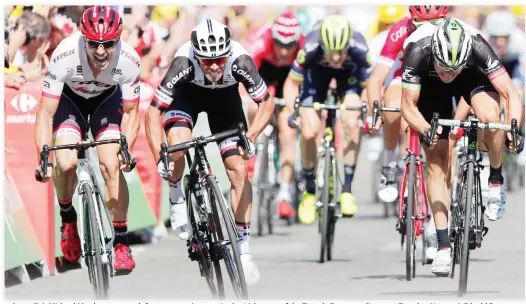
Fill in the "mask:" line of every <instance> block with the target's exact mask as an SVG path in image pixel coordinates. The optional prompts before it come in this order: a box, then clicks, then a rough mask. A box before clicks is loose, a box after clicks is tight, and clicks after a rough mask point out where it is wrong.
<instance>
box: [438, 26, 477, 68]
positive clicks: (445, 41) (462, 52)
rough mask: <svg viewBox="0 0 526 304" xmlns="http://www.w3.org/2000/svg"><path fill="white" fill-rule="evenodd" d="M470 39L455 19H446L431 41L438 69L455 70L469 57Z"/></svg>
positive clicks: (463, 64)
mask: <svg viewBox="0 0 526 304" xmlns="http://www.w3.org/2000/svg"><path fill="white" fill-rule="evenodd" d="M471 46H472V38H471V35H470V34H469V33H467V32H466V30H465V29H464V27H463V26H462V24H460V22H459V21H458V20H457V19H455V18H446V19H445V20H444V21H443V22H442V23H441V24H440V25H439V26H438V27H437V29H436V30H435V33H434V34H433V38H432V39H431V49H432V52H433V57H434V58H435V60H436V61H437V63H438V65H439V67H440V68H442V69H444V70H448V69H453V70H457V69H460V68H462V67H464V66H465V65H466V63H467V61H468V58H469V56H470V55H471Z"/></svg>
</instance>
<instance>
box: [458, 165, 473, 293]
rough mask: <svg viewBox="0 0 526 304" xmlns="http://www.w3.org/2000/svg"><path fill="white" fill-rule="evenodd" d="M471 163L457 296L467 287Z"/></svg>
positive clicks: (471, 196) (471, 194) (471, 184)
mask: <svg viewBox="0 0 526 304" xmlns="http://www.w3.org/2000/svg"><path fill="white" fill-rule="evenodd" d="M473 171H474V166H473V162H469V163H468V171H467V181H466V182H467V184H466V185H467V187H466V196H465V198H466V200H465V203H464V231H463V235H462V249H461V250H462V251H461V252H462V253H461V255H460V257H461V258H460V280H459V284H458V296H459V297H461V296H463V295H464V294H465V293H466V290H467V286H468V266H469V241H470V229H471V200H472V199H473Z"/></svg>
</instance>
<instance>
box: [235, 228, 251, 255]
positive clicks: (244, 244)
mask: <svg viewBox="0 0 526 304" xmlns="http://www.w3.org/2000/svg"><path fill="white" fill-rule="evenodd" d="M236 230H237V233H238V234H239V236H241V241H239V242H238V243H237V248H238V249H239V254H245V253H250V250H249V247H248V238H249V237H250V222H249V223H242V222H238V221H236Z"/></svg>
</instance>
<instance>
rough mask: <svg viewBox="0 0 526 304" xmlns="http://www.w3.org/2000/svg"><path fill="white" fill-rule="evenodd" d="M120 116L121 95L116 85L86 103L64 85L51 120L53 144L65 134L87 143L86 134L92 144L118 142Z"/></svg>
mask: <svg viewBox="0 0 526 304" xmlns="http://www.w3.org/2000/svg"><path fill="white" fill-rule="evenodd" d="M122 114H123V108H122V91H121V88H120V86H119V85H115V86H113V87H111V88H109V89H108V90H106V91H104V92H103V93H101V94H100V95H98V96H95V97H91V98H88V99H86V98H84V97H81V96H79V95H77V94H75V93H74V92H73V91H72V90H71V88H70V87H69V86H68V85H64V89H63V90H62V94H61V95H60V100H59V104H58V108H57V111H56V112H55V115H54V116H53V140H55V138H56V137H57V136H61V135H66V134H74V135H78V136H79V137H80V138H82V139H87V132H88V131H90V130H91V134H92V135H93V138H94V139H95V140H100V139H112V138H119V137H120V134H121V122H122ZM88 118H89V121H88Z"/></svg>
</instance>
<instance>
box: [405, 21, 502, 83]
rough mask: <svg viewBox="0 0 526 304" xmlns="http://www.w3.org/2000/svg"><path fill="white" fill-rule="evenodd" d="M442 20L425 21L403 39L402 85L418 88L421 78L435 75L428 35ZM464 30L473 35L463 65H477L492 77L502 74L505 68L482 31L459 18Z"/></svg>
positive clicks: (469, 66) (490, 78)
mask: <svg viewBox="0 0 526 304" xmlns="http://www.w3.org/2000/svg"><path fill="white" fill-rule="evenodd" d="M440 22H442V20H437V21H431V22H427V23H426V24H424V25H422V26H421V27H419V28H418V29H417V30H416V31H415V32H414V33H413V34H412V35H411V36H410V37H409V38H408V39H406V41H405V43H404V52H405V63H404V73H403V76H402V86H403V87H413V88H418V89H419V88H420V85H421V83H422V78H424V77H428V76H430V77H437V78H438V74H437V73H436V72H435V68H434V62H435V60H434V58H433V53H432V51H431V38H432V37H433V33H434V32H435V30H436V28H437V27H438V25H439V24H440ZM459 22H460V24H461V25H462V26H463V27H464V30H465V31H466V33H467V34H468V35H471V37H472V40H473V42H472V51H471V55H470V56H469V58H468V61H467V64H466V67H465V68H464V69H475V68H476V69H479V70H480V71H481V72H483V73H484V74H485V75H486V76H487V77H488V79H489V80H490V81H491V80H493V79H495V78H497V77H499V76H501V75H503V74H506V73H507V72H506V68H504V66H503V65H502V64H501V63H500V61H499V58H498V57H497V55H496V54H495V52H494V51H493V49H492V48H491V46H490V45H489V43H488V42H487V41H486V40H485V39H484V38H483V36H482V33H481V32H480V31H479V30H477V29H475V28H473V27H471V26H470V25H468V24H466V23H465V22H462V21H460V20H459Z"/></svg>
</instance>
